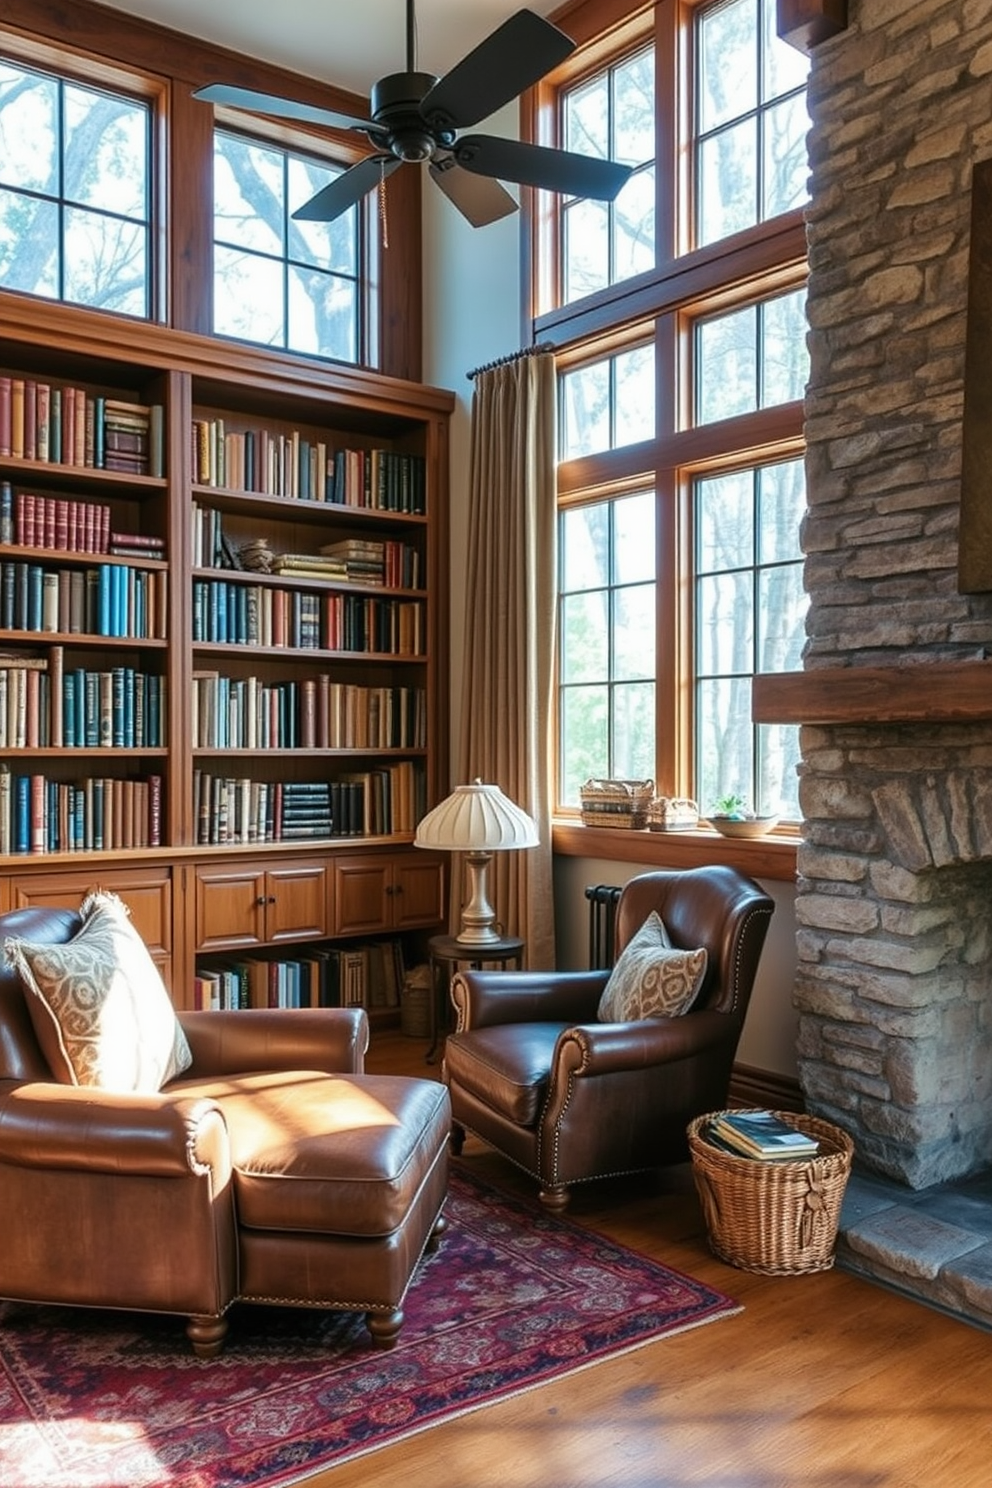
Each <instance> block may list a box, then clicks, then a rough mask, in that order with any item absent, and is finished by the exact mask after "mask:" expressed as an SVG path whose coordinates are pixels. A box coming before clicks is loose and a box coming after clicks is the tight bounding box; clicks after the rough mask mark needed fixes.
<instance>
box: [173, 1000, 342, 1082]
mask: <svg viewBox="0 0 992 1488" xmlns="http://www.w3.org/2000/svg"><path fill="white" fill-rule="evenodd" d="M179 1021H180V1023H181V1024H182V1026H183V1030H184V1032H185V1034H186V1038H187V1040H188V1042H189V1047H190V1052H191V1053H192V1055H193V1064H192V1067H191V1068H190V1069H188V1070H186V1071H184V1074H183V1078H184V1079H201V1078H204V1077H209V1076H211V1075H242V1074H244V1073H245V1071H246V1070H251V1071H258V1070H291V1069H308V1070H323V1071H325V1072H327V1073H328V1074H338V1073H341V1074H350V1075H358V1074H361V1073H362V1071H363V1069H364V1066H365V1053H366V1050H367V1049H368V1046H369V1020H368V1015H367V1014H366V1012H365V1010H364V1009H363V1008H244V1009H242V1010H241V1011H239V1012H220V1011H216V1010H206V1009H204V1010H202V1011H196V1012H180V1014H179Z"/></svg>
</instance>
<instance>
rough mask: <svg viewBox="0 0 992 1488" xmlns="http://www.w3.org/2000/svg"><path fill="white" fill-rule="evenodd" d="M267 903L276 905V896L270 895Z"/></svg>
mask: <svg viewBox="0 0 992 1488" xmlns="http://www.w3.org/2000/svg"><path fill="white" fill-rule="evenodd" d="M265 902H266V904H275V902H276V896H275V894H270V895H269V897H268V899H266V901H265Z"/></svg>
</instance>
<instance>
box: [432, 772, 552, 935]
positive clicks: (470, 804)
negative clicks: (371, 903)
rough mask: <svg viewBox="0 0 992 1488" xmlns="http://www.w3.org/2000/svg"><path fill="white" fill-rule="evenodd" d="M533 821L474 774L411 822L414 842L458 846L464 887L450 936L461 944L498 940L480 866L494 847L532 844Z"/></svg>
mask: <svg viewBox="0 0 992 1488" xmlns="http://www.w3.org/2000/svg"><path fill="white" fill-rule="evenodd" d="M539 841H540V838H539V837H538V833H537V826H536V824H535V822H534V821H533V819H532V818H531V817H529V816H528V815H527V813H526V811H522V810H521V809H520V807H519V806H515V805H514V803H513V802H512V801H511V800H510V798H509V797H508V796H505V795H504V794H503V792H502V791H501V790H500V788H499V786H498V785H484V784H483V782H482V781H481V780H475V781H473V783H472V784H471V785H459V786H457V787H456V788H455V789H454V790H453V791H452V793H451V795H450V796H447V797H446V798H445V800H443V801H442V802H441V803H440V805H439V806H435V807H434V810H433V811H429V812H428V813H427V815H426V816H425V817H424V818H423V820H422V821H421V823H420V825H419V826H418V828H417V835H416V837H415V838H414V846H416V847H429V848H434V849H436V850H439V851H441V852H463V853H465V855H466V859H465V861H466V866H467V868H468V872H469V879H470V893H469V899H468V903H467V904H466V905H465V907H464V909H463V910H462V923H461V930H460V931H459V934H458V935H457V936H456V937H455V938H456V940H458V941H460V942H461V943H462V944H463V945H470V946H480V945H492V944H493V942H495V941H498V940H499V938H500V937H499V934H498V932H497V931H496V929H495V921H496V915H495V913H494V911H493V908H492V906H491V905H490V903H489V900H488V898H487V897H486V869H487V868H488V866H489V859H490V857H491V855H492V854H493V853H494V852H507V851H509V850H511V849H513V848H523V847H537V845H538V843H539Z"/></svg>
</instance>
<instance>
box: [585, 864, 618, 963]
mask: <svg viewBox="0 0 992 1488" xmlns="http://www.w3.org/2000/svg"><path fill="white" fill-rule="evenodd" d="M622 887H623V886H622V885H620V884H589V885H588V887H587V888H586V898H587V899H588V900H589V970H590V971H606V970H608V969H609V968H610V967H611V966H612V965H613V931H614V923H615V920H616V909H617V900H618V899H619V898H620V894H621V891H622Z"/></svg>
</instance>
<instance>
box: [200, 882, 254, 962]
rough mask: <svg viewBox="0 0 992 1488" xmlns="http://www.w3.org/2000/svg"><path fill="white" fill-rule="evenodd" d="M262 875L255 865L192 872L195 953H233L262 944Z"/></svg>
mask: <svg viewBox="0 0 992 1488" xmlns="http://www.w3.org/2000/svg"><path fill="white" fill-rule="evenodd" d="M265 880H266V874H265V872H264V870H263V869H261V868H259V865H258V864H257V863H249V864H241V865H239V866H234V865H233V864H232V865H231V866H230V867H220V866H219V865H218V866H215V867H203V868H197V870H196V906H195V925H196V932H195V935H196V949H197V951H198V952H202V951H233V950H241V949H244V948H245V947H247V946H259V945H264V944H265V912H266V908H267V904H266V900H267V897H268V890H267V888H266V882H265Z"/></svg>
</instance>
